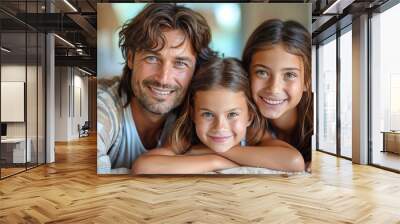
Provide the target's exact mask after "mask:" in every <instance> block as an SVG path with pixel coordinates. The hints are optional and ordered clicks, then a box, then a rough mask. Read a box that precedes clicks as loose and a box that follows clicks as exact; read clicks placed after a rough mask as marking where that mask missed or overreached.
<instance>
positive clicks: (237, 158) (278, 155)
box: [220, 139, 304, 172]
mask: <svg viewBox="0 0 400 224" xmlns="http://www.w3.org/2000/svg"><path fill="white" fill-rule="evenodd" d="M220 155H222V156H224V157H226V158H227V159H230V160H232V161H234V162H236V163H238V164H240V165H242V166H255V167H263V168H268V169H274V170H283V171H291V172H299V171H304V159H303V156H302V155H301V154H300V152H298V151H297V150H296V149H295V148H293V147H292V146H291V145H289V144H287V143H286V142H284V141H281V140H275V139H269V140H267V141H263V142H261V143H260V144H259V145H257V146H244V147H243V146H238V147H234V148H232V149H230V150H228V151H226V152H224V153H220Z"/></svg>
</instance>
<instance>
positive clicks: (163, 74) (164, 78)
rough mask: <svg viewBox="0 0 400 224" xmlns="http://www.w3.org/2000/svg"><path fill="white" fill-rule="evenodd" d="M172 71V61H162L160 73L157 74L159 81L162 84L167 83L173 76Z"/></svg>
mask: <svg viewBox="0 0 400 224" xmlns="http://www.w3.org/2000/svg"><path fill="white" fill-rule="evenodd" d="M171 72H172V66H171V63H168V62H164V63H162V64H161V66H160V69H159V71H158V74H157V76H156V79H157V81H158V82H160V83H161V84H167V83H168V79H169V77H170V76H171Z"/></svg>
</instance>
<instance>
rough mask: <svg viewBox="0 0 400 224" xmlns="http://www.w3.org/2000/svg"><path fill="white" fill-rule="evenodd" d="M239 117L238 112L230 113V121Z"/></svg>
mask: <svg viewBox="0 0 400 224" xmlns="http://www.w3.org/2000/svg"><path fill="white" fill-rule="evenodd" d="M237 116H239V113H238V112H229V113H228V119H232V118H235V117H237Z"/></svg>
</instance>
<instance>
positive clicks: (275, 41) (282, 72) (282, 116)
mask: <svg viewBox="0 0 400 224" xmlns="http://www.w3.org/2000/svg"><path fill="white" fill-rule="evenodd" d="M242 59H243V66H244V67H245V69H246V70H247V71H248V74H249V76H250V83H251V91H252V96H253V100H254V101H255V103H256V105H257V107H258V109H259V111H260V112H261V114H262V116H263V117H264V118H266V119H267V124H268V129H269V130H268V132H270V133H271V134H272V136H273V137H275V138H278V139H282V140H284V141H286V142H288V143H290V144H291V145H292V146H294V147H295V148H297V149H298V150H299V151H300V152H301V154H302V155H303V157H304V160H305V162H306V167H307V168H308V171H309V170H310V169H309V165H310V163H311V136H312V134H313V108H312V103H313V100H312V92H311V36H310V34H309V32H308V31H307V30H306V29H305V28H304V27H303V26H302V25H301V24H299V23H297V22H294V21H286V22H283V21H281V20H268V21H265V22H264V23H262V24H261V25H260V26H258V27H257V28H256V30H255V31H254V32H253V34H252V35H251V36H250V37H249V39H248V41H247V43H246V46H245V50H244V52H243V58H242ZM265 136H268V135H265Z"/></svg>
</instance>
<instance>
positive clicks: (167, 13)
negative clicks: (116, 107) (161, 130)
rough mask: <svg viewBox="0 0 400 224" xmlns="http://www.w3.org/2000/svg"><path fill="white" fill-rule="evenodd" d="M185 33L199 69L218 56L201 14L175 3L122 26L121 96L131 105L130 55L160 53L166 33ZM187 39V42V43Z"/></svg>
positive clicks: (154, 6) (153, 6) (148, 8)
mask: <svg viewBox="0 0 400 224" xmlns="http://www.w3.org/2000/svg"><path fill="white" fill-rule="evenodd" d="M174 29H177V30H181V31H182V32H183V33H184V34H185V40H187V39H188V40H189V41H190V43H191V45H192V47H193V49H194V51H195V53H196V68H197V67H198V66H199V65H200V64H202V63H204V62H205V61H207V60H208V58H209V57H210V56H211V55H215V53H214V52H213V51H212V50H211V48H209V44H210V41H211V32H210V27H209V26H208V24H207V22H206V20H205V19H204V17H203V16H202V15H200V14H199V13H197V12H195V11H193V10H191V9H189V8H186V7H184V6H180V5H177V4H174V3H158V4H148V5H147V6H146V7H145V8H144V9H143V10H142V11H141V12H140V13H139V14H138V15H137V16H136V17H134V18H133V19H131V20H129V21H128V22H127V23H125V24H124V25H123V26H122V30H121V31H120V32H119V46H120V47H121V50H122V55H123V57H124V59H125V66H124V68H123V73H122V78H121V81H120V84H119V88H118V93H119V95H120V97H121V96H122V93H125V94H126V96H127V97H126V99H127V101H126V102H124V106H127V105H129V102H130V99H131V98H132V97H133V90H132V86H131V78H132V73H133V71H132V70H131V69H130V68H129V67H128V61H127V60H128V53H129V51H130V52H132V54H133V56H134V53H135V52H138V51H143V50H149V51H160V50H162V49H163V48H164V46H165V45H166V39H165V35H164V32H165V31H166V30H174ZM186 38H187V39H186Z"/></svg>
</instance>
